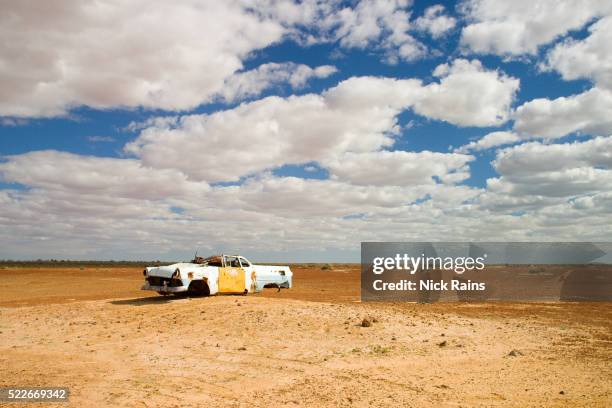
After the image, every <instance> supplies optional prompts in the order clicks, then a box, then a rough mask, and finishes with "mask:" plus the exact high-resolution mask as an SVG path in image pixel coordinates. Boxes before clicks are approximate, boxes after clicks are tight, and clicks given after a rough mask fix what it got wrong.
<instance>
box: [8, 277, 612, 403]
mask: <svg viewBox="0 0 612 408" xmlns="http://www.w3.org/2000/svg"><path fill="white" fill-rule="evenodd" d="M292 269H293V270H294V273H295V277H294V286H295V288H294V289H291V290H282V291H280V292H278V291H277V290H276V289H266V290H265V291H264V292H263V293H262V294H258V295H249V296H215V297H202V298H174V297H161V296H157V295H156V294H151V293H145V292H142V291H140V290H139V288H140V285H141V283H142V274H141V270H142V268H136V267H129V268H125V267H124V268H120V267H116V268H111V267H102V266H100V267H86V268H30V267H27V268H23V267H21V268H17V267H15V268H12V267H11V268H9V267H4V268H3V269H0V278H1V279H0V289H1V291H2V296H1V297H0V348H1V351H2V354H1V356H0V367H1V371H0V385H1V386H67V387H70V390H71V395H70V401H69V404H66V403H45V404H40V403H37V404H30V405H31V406H45V407H47V406H58V407H66V406H75V407H100V406H126V407H157V406H164V407H199V406H207V407H209V406H212V407H217V406H218V407H222V406H232V407H243V406H244V407H251V406H256V407H257V406H261V407H296V406H314V407H328V406H343V407H368V406H375V407H397V406H408V407H421V406H425V407H461V406H463V407H478V406H482V407H491V406H516V407H526V406H542V407H556V406H558V407H567V406H578V407H606V406H612V364H610V362H611V361H612V308H611V304H610V303H603V302H602V303H565V302H564V303H539V304H527V303H512V304H508V303H437V304H411V303H360V302H359V267H358V265H337V266H333V267H332V269H331V270H321V268H320V266H318V265H314V266H310V267H308V266H301V267H300V266H295V267H293V268H292ZM364 319H365V320H367V322H365V324H364ZM364 326H367V327H364ZM6 405H7V406H8V405H9V404H6ZM26 405H27V404H10V406H26Z"/></svg>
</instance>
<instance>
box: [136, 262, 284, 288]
mask: <svg viewBox="0 0 612 408" xmlns="http://www.w3.org/2000/svg"><path fill="white" fill-rule="evenodd" d="M143 275H144V278H145V284H144V286H143V287H142V290H152V291H155V292H158V293H159V294H161V295H168V294H180V293H187V294H189V295H204V296H206V295H216V294H240V295H246V294H247V293H253V292H260V291H261V290H262V289H263V288H278V289H279V290H280V288H287V289H289V288H291V285H292V282H291V281H292V277H293V273H292V272H291V269H289V267H288V266H272V265H254V264H252V263H251V262H250V261H249V260H247V259H246V258H245V257H243V256H240V255H215V256H210V257H208V258H202V257H198V256H196V257H195V259H193V260H192V261H191V262H181V263H175V264H172V265H167V266H148V267H146V268H145V270H144V271H143Z"/></svg>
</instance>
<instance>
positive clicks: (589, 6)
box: [461, 0, 612, 55]
mask: <svg viewBox="0 0 612 408" xmlns="http://www.w3.org/2000/svg"><path fill="white" fill-rule="evenodd" d="M461 10H462V12H463V14H464V15H465V17H466V19H467V20H468V25H467V26H465V27H464V28H463V30H462V32H461V44H462V45H463V46H464V47H466V48H468V49H469V50H471V51H473V52H476V53H492V54H499V55H521V54H536V53H537V51H538V48H539V47H540V46H541V45H544V44H548V43H550V42H552V41H554V40H555V39H557V38H559V37H560V36H562V35H564V34H566V33H567V32H568V31H571V30H577V29H579V28H581V27H583V26H584V25H585V24H587V23H588V22H589V21H591V20H592V19H594V18H597V17H601V16H603V15H606V14H609V13H610V12H612V5H611V3H610V2H607V1H600V0H558V1H550V0H513V1H506V0H466V1H464V2H463V3H462V4H461Z"/></svg>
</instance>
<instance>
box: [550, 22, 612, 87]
mask: <svg viewBox="0 0 612 408" xmlns="http://www.w3.org/2000/svg"><path fill="white" fill-rule="evenodd" d="M589 32H590V34H589V36H588V37H586V38H585V39H584V40H574V39H568V40H566V41H563V42H561V43H559V44H557V45H556V46H555V47H554V48H553V49H552V50H551V51H550V52H549V53H548V55H547V59H546V63H545V64H543V67H544V68H545V69H548V70H553V69H554V70H556V71H558V72H559V73H560V74H561V76H562V77H563V79H565V80H573V79H581V78H587V79H590V80H592V81H594V82H595V83H596V84H597V87H599V88H604V89H607V90H609V91H612V16H609V17H606V18H602V19H601V20H599V21H597V22H596V23H594V24H593V25H592V26H591V27H589Z"/></svg>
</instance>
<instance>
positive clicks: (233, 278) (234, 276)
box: [219, 267, 246, 293]
mask: <svg viewBox="0 0 612 408" xmlns="http://www.w3.org/2000/svg"><path fill="white" fill-rule="evenodd" d="M245 289H246V279H245V276H244V269H242V268H236V267H225V268H219V293H244V291H245Z"/></svg>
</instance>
